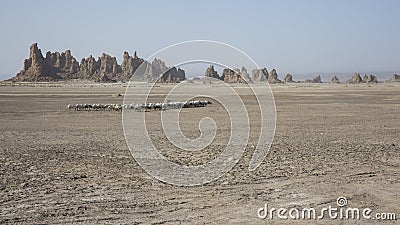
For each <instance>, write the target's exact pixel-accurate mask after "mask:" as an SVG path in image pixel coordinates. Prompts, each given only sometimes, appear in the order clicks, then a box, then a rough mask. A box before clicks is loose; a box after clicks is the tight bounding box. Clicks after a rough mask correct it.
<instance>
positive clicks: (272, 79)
mask: <svg viewBox="0 0 400 225" xmlns="http://www.w3.org/2000/svg"><path fill="white" fill-rule="evenodd" d="M268 83H270V84H281V83H283V82H282V81H281V80H279V78H278V73H277V72H276V69H272V70H271V72H269V77H268Z"/></svg>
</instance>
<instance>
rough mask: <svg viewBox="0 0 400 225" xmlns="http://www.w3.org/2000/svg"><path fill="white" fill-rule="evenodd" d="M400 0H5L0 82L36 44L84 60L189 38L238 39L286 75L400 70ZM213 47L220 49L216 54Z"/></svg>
mask: <svg viewBox="0 0 400 225" xmlns="http://www.w3.org/2000/svg"><path fill="white" fill-rule="evenodd" d="M399 9H400V1H397V0H382V1H379V0H331V1H328V0H303V1H297V0H280V1H279V0H277V1H203V0H202V1H173V0H169V1H161V0H160V1H158V0H151V1H100V0H97V1H91V0H87V1H73V0H69V1H44V0H42V1H40V0H38V1H28V0H26V1H22V0H3V1H0V27H1V34H0V43H1V50H0V80H3V79H7V78H9V77H11V76H14V75H15V74H16V73H17V72H19V71H20V70H21V69H22V68H23V61H24V59H25V58H28V56H29V46H30V45H31V44H32V43H34V42H37V43H38V45H39V48H41V49H42V53H43V54H45V53H46V52H47V51H59V52H61V51H65V50H66V49H70V50H71V52H72V55H73V56H74V57H75V58H76V59H77V60H78V61H80V60H81V58H84V57H87V56H89V55H91V54H92V55H93V56H95V57H98V56H100V55H101V54H102V53H103V52H106V53H108V54H110V55H112V56H116V57H117V59H118V62H119V63H121V61H122V54H123V52H124V51H128V52H130V53H131V54H132V52H133V51H135V50H136V51H138V55H139V56H140V57H143V58H147V57H149V56H151V55H152V54H153V53H155V52H156V51H158V50H160V49H162V48H164V47H166V46H169V45H172V44H175V43H178V42H182V41H189V40H199V39H201V40H214V41H220V42H224V43H227V44H229V45H232V46H235V47H236V48H238V49H240V50H242V51H243V52H245V53H246V54H247V55H249V56H250V57H251V58H252V59H254V61H255V62H256V63H257V64H258V65H259V66H260V67H267V68H268V69H269V70H270V69H272V68H276V69H277V71H278V73H279V74H280V76H283V74H286V73H291V74H294V76H295V75H296V74H309V75H310V76H311V75H315V74H318V73H322V74H329V73H332V74H334V73H354V72H360V73H364V72H365V73H384V72H389V73H391V72H397V73H400V16H399V13H398V10H399ZM210 54H212V53H210Z"/></svg>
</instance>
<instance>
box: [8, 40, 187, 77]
mask: <svg viewBox="0 0 400 225" xmlns="http://www.w3.org/2000/svg"><path fill="white" fill-rule="evenodd" d="M142 63H144V60H143V59H141V58H139V57H138V56H137V54H136V52H135V53H134V54H133V57H132V56H130V55H129V53H128V52H124V54H123V62H122V64H121V65H119V64H118V62H117V59H116V58H115V57H112V56H110V55H108V54H105V53H103V54H102V55H101V56H100V57H99V58H98V59H97V60H96V59H95V58H94V57H93V56H92V55H90V56H89V57H88V58H83V59H82V60H81V62H80V64H79V63H78V61H77V60H76V59H75V58H74V57H73V56H72V55H71V51H70V50H66V51H65V52H62V53H59V52H54V53H51V52H47V53H46V57H43V55H42V52H41V50H40V49H39V48H38V46H37V43H34V44H32V46H31V47H30V53H29V58H28V59H25V61H24V68H23V70H21V72H19V73H18V74H17V75H16V76H15V77H13V78H11V79H10V80H11V81H29V82H37V81H63V80H71V79H81V80H88V81H95V82H116V81H122V82H126V81H129V80H130V79H131V77H132V76H133V75H134V74H135V72H136V70H137V69H138V68H139V66H140V65H141V64H142ZM143 68H145V72H146V73H138V75H137V76H142V77H135V78H136V79H137V80H142V81H155V80H157V79H158V78H159V76H160V75H161V74H163V73H164V72H168V74H166V76H163V77H162V78H161V79H160V82H163V81H165V82H179V81H181V80H182V79H183V80H184V79H185V72H184V71H183V70H181V69H177V68H175V67H173V68H168V67H167V66H166V65H165V63H164V62H163V61H161V60H159V59H154V61H153V62H151V63H148V62H146V65H144V67H143Z"/></svg>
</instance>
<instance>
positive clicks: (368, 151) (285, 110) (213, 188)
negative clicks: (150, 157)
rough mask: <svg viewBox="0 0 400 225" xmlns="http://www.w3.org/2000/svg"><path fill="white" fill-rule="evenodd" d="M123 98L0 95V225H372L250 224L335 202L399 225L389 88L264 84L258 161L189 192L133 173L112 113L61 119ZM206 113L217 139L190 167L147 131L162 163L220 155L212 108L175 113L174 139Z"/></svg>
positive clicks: (395, 118)
mask: <svg viewBox="0 0 400 225" xmlns="http://www.w3.org/2000/svg"><path fill="white" fill-rule="evenodd" d="M138 86H140V85H138ZM124 88H125V87H124V85H120V84H119V85H96V84H92V85H78V84H74V85H68V84H63V85H59V84H51V85H44V84H42V85H39V86H37V85H30V86H14V87H11V86H1V87H0V115H1V116H0V142H1V148H0V176H1V180H0V223H1V224H4V223H22V224H37V223H40V224H43V223H44V224H57V223H82V224H99V223H100V224H103V223H105V224H121V223H126V224H141V223H143V224H150V223H154V224H226V223H232V224H263V223H269V224H275V223H277V224H278V223H287V224H292V223H299V224H310V223H311V224H327V223H330V224H332V223H333V224H347V223H350V224H354V223H356V224H357V223H358V224H368V223H370V224H376V223H377V222H379V221H377V220H365V219H364V220H339V219H337V220H329V219H326V220H279V219H278V218H276V216H275V217H274V219H264V220H263V219H260V218H258V217H257V210H258V209H259V208H260V207H263V206H264V204H265V203H267V204H268V206H269V207H276V208H279V207H285V208H288V209H289V208H293V207H296V208H299V209H301V208H302V207H315V208H317V209H320V208H322V207H325V206H328V205H331V206H333V207H336V206H337V204H336V199H337V198H338V197H339V196H344V197H346V198H347V200H348V206H350V207H359V208H366V207H368V208H371V209H372V210H373V212H374V213H375V212H394V213H397V218H398V219H399V218H400V194H399V188H400V138H399V137H400V85H390V84H379V85H372V86H366V85H359V86H355V85H351V86H346V85H343V84H342V85H329V84H318V85H283V86H273V88H272V89H273V92H274V96H275V101H276V107H277V127H276V134H275V140H274V142H273V146H272V148H271V150H270V152H269V154H268V156H267V158H266V160H265V161H264V162H263V163H262V165H261V166H260V167H259V168H258V169H257V170H255V171H253V172H249V171H248V170H247V166H248V162H249V159H250V156H251V153H252V152H251V149H250V147H249V148H248V149H247V151H246V153H245V155H244V157H243V158H242V159H241V160H240V161H239V163H238V164H237V165H236V166H235V167H234V169H233V170H232V171H230V172H229V173H228V174H226V175H225V176H223V177H222V178H221V179H219V180H217V181H215V182H212V183H209V184H206V185H203V186H195V187H178V186H173V185H170V184H165V183H162V182H160V181H158V180H156V179H154V178H152V177H151V176H149V175H148V174H147V173H146V172H144V171H143V170H142V169H141V168H140V167H139V166H138V164H137V163H136V162H135V160H134V159H133V157H132V156H131V154H130V151H129V149H128V148H127V146H126V143H125V139H124V134H123V130H122V123H121V113H119V112H109V111H106V112H75V111H68V110H67V109H66V105H67V104H69V103H122V100H123V97H118V96H117V94H118V93H121V94H123V93H124ZM158 88H160V89H163V88H165V87H164V86H162V85H161V86H160V87H158ZM251 99H252V98H249V101H250V103H251V101H252V100H251ZM149 115H150V116H155V117H157V116H158V115H159V112H151V114H149ZM206 115H207V116H210V115H212V116H213V117H215V120H216V121H218V123H219V124H218V125H219V129H220V130H219V136H218V137H217V138H218V140H217V141H215V142H213V144H212V145H211V146H210V147H209V148H208V149H206V151H205V153H204V154H203V155H200V156H201V157H200V160H199V159H198V158H193V155H185V154H184V153H179V152H178V153H177V151H176V150H174V149H173V147H171V148H170V149H169V148H168V146H169V144H168V143H167V140H166V138H165V137H164V136H163V134H162V131H161V130H160V126H159V124H157V123H154V124H153V125H151V126H149V132H151V133H153V134H154V136H153V140H154V142H155V145H156V146H161V147H164V149H166V150H165V152H164V153H165V155H166V156H168V157H169V158H171V159H173V160H176V161H177V162H179V161H181V162H182V163H186V164H196V163H200V162H202V160H207V159H209V158H212V157H214V156H215V155H216V154H218V153H219V152H220V149H221V146H222V145H223V144H224V143H225V142H226V140H225V142H224V138H226V135H225V134H227V132H228V130H229V129H228V128H229V120H227V119H226V112H224V110H223V109H222V108H221V107H219V106H218V105H217V104H213V105H212V106H207V107H205V108H199V109H192V110H186V111H184V112H183V113H182V121H181V124H182V127H183V130H184V132H185V133H186V134H187V135H188V136H189V137H196V136H197V135H198V133H199V132H198V130H197V124H198V122H199V119H200V118H202V117H204V116H206ZM191 127H196V129H189V128H191ZM396 222H397V223H398V220H397V221H384V223H385V224H396Z"/></svg>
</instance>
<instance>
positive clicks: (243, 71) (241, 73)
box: [240, 66, 251, 83]
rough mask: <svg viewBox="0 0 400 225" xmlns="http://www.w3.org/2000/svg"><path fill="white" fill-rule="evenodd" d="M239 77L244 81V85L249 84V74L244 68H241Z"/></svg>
mask: <svg viewBox="0 0 400 225" xmlns="http://www.w3.org/2000/svg"><path fill="white" fill-rule="evenodd" d="M240 76H241V77H242V78H243V79H244V80H245V81H246V83H251V79H250V76H249V73H248V72H247V69H246V67H244V66H242V70H241V71H240Z"/></svg>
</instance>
